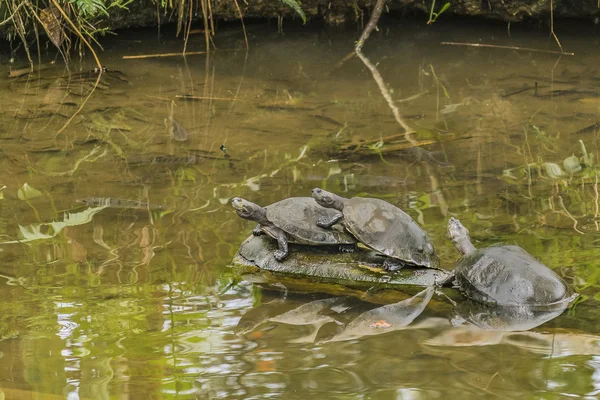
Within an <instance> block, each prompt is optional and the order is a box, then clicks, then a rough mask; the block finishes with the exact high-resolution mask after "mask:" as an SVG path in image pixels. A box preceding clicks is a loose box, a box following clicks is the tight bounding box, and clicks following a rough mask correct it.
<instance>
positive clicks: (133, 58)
mask: <svg viewBox="0 0 600 400" xmlns="http://www.w3.org/2000/svg"><path fill="white" fill-rule="evenodd" d="M198 54H206V51H188V52H187V53H185V55H186V56H192V55H198ZM182 55H183V54H182V53H158V54H140V55H139V56H123V60H135V59H138V58H158V57H181V56H182Z"/></svg>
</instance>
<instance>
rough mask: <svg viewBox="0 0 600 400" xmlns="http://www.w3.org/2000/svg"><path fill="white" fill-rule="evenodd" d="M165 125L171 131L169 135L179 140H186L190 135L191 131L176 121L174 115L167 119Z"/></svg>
mask: <svg viewBox="0 0 600 400" xmlns="http://www.w3.org/2000/svg"><path fill="white" fill-rule="evenodd" d="M165 126H166V127H167V131H168V132H169V137H170V138H171V139H173V140H176V141H178V142H185V141H186V140H188V138H189V137H190V133H189V132H188V131H187V129H185V128H184V127H183V125H181V124H180V123H179V122H177V121H175V119H174V118H173V117H172V116H169V117H168V118H166V119H165Z"/></svg>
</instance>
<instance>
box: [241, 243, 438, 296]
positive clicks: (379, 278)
mask: <svg viewBox="0 0 600 400" xmlns="http://www.w3.org/2000/svg"><path fill="white" fill-rule="evenodd" d="M275 250H277V244H276V242H275V241H274V240H272V239H271V238H269V237H266V236H258V237H254V236H252V237H249V238H248V239H246V241H244V243H242V246H241V247H240V250H239V252H238V254H237V255H236V257H235V258H234V260H233V264H234V266H235V267H237V268H240V269H241V270H242V271H243V272H245V273H247V274H251V275H255V276H254V278H249V279H250V280H254V281H256V276H259V277H260V278H259V280H260V281H263V280H264V282H281V283H283V284H284V285H285V286H286V287H288V288H289V287H290V286H293V288H294V289H301V288H302V287H304V289H308V288H313V289H314V288H315V287H317V286H318V285H332V286H330V287H329V288H326V287H324V286H319V289H318V290H319V291H326V292H330V293H331V292H338V293H339V292H342V291H343V290H339V288H338V289H337V290H336V289H335V288H334V286H338V287H346V288H351V289H366V288H372V287H374V286H375V287H377V288H382V289H383V288H399V289H402V291H403V292H405V293H416V292H418V291H420V290H422V288H423V287H426V286H432V285H434V284H435V283H436V280H439V279H441V278H443V277H445V276H446V275H447V274H448V272H447V271H443V270H438V269H429V268H413V267H410V266H407V267H405V268H403V269H401V270H400V271H398V272H393V273H388V272H386V271H384V270H383V268H382V265H383V260H384V257H383V256H381V255H379V254H377V253H375V252H373V251H367V250H364V249H362V248H359V249H358V250H357V251H355V252H354V253H340V252H338V251H337V248H335V247H334V248H330V247H325V246H319V247H311V246H301V245H290V255H289V256H288V257H287V258H286V259H285V260H283V261H281V262H280V261H277V260H275V257H273V252H274V251H275Z"/></svg>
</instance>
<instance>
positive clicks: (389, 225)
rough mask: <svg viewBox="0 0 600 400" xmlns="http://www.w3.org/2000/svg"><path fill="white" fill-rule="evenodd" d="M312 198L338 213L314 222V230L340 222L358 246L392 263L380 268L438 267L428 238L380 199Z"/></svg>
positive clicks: (319, 193)
mask: <svg viewBox="0 0 600 400" xmlns="http://www.w3.org/2000/svg"><path fill="white" fill-rule="evenodd" d="M312 196H313V198H314V199H315V200H316V202H317V203H319V204H320V205H321V206H323V207H326V208H333V209H335V210H338V211H340V212H339V213H335V215H334V216H333V217H332V218H327V217H323V218H320V219H319V220H317V226H320V227H323V228H330V227H332V226H333V225H334V224H336V223H337V222H339V221H341V220H343V224H344V227H345V228H346V229H347V230H348V231H349V232H350V233H351V234H352V235H353V236H354V237H355V238H356V239H357V240H358V241H359V242H361V243H363V244H364V245H366V246H368V247H370V248H372V249H373V250H376V251H378V252H380V253H382V254H384V255H386V256H388V257H391V258H392V259H396V260H399V261H401V262H402V263H400V264H399V263H395V262H394V261H392V260H390V259H386V260H385V262H384V264H383V266H384V268H385V269H387V270H389V271H396V270H399V269H400V268H402V267H403V265H404V264H405V263H406V264H411V265H415V266H421V267H426V268H437V267H438V266H439V264H440V260H439V258H438V256H437V255H436V254H435V250H434V248H433V245H432V244H431V242H430V241H429V238H428V237H427V234H426V233H425V232H424V231H423V230H422V229H421V227H419V225H418V224H417V223H416V222H415V221H414V220H413V219H412V218H411V217H410V216H409V215H408V214H406V213H405V212H404V211H402V210H401V209H399V208H398V207H396V206H394V205H392V204H390V203H388V202H387V201H383V200H379V199H370V198H361V197H353V198H351V199H346V198H343V197H340V196H338V195H336V194H333V193H330V192H328V191H326V190H323V189H319V188H316V189H313V191H312Z"/></svg>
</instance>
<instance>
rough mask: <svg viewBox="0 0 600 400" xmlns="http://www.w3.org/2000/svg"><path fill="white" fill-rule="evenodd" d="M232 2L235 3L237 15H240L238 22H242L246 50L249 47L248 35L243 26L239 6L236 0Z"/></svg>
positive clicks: (242, 17)
mask: <svg viewBox="0 0 600 400" xmlns="http://www.w3.org/2000/svg"><path fill="white" fill-rule="evenodd" d="M233 2H234V3H235V8H237V10H238V14H240V21H241V22H242V30H243V31H244V40H245V41H246V49H248V48H250V46H249V45H248V35H247V34H246V25H244V15H243V14H242V9H241V8H240V5H239V4H238V2H237V0H233Z"/></svg>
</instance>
